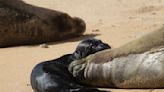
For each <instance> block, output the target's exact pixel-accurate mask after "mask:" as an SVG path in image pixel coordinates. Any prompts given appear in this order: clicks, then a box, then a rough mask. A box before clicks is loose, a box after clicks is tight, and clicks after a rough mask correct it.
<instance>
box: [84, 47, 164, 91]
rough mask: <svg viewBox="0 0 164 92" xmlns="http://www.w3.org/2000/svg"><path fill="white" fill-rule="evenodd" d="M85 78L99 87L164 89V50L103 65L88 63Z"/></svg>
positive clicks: (159, 49) (123, 58) (130, 56)
mask: <svg viewBox="0 0 164 92" xmlns="http://www.w3.org/2000/svg"><path fill="white" fill-rule="evenodd" d="M97 71H99V73H98V74H97V73H95V72H97ZM84 76H85V78H86V79H87V81H89V82H87V83H90V85H94V86H99V87H116V88H164V48H158V49H154V50H151V51H147V52H144V53H142V54H130V55H128V56H123V57H119V58H114V59H113V60H111V61H109V62H106V63H103V64H95V63H88V64H87V65H86V68H85V73H84Z"/></svg>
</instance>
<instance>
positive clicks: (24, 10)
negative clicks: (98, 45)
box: [0, 0, 86, 47]
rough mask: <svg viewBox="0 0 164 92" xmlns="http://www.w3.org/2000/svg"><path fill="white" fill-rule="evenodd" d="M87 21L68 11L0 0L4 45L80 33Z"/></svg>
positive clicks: (0, 42) (0, 33)
mask: <svg viewBox="0 0 164 92" xmlns="http://www.w3.org/2000/svg"><path fill="white" fill-rule="evenodd" d="M85 29H86V24H85V22H84V21H83V20H82V19H80V18H77V17H71V16H69V15H68V14H66V13H63V12H60V11H56V10H50V9H45V8H41V7H37V6H33V5H29V4H26V3H24V2H23V1H22V0H0V37H1V39H0V47H8V46H17V45H29V44H40V43H45V42H52V41H59V40H63V39H67V38H71V37H76V36H80V35H82V34H83V33H84V31H85Z"/></svg>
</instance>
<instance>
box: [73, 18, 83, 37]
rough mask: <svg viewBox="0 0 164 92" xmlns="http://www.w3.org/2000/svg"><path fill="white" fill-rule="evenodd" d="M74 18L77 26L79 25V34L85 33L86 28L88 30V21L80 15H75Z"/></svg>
mask: <svg viewBox="0 0 164 92" xmlns="http://www.w3.org/2000/svg"><path fill="white" fill-rule="evenodd" d="M74 20H75V24H76V27H77V32H78V33H79V34H82V33H84V32H85V30H86V23H85V22H84V21H83V20H82V19H80V18H78V17H75V18H74Z"/></svg>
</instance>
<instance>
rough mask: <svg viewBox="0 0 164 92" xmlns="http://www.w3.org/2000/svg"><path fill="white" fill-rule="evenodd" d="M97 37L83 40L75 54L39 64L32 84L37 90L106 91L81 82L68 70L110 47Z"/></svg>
mask: <svg viewBox="0 0 164 92" xmlns="http://www.w3.org/2000/svg"><path fill="white" fill-rule="evenodd" d="M110 48H111V47H110V46H109V45H108V44H105V43H103V42H102V41H100V40H97V39H86V40H83V41H82V42H81V43H80V44H79V45H78V46H77V48H76V50H75V52H74V53H73V54H67V55H64V56H62V57H60V58H58V59H54V60H51V61H45V62H42V63H39V64H37V65H36V66H35V67H34V69H33V70H32V73H31V86H32V88H33V90H34V91H35V92H104V91H99V90H98V89H97V88H94V87H91V86H88V85H83V84H80V83H79V82H78V81H76V79H75V78H74V77H73V76H72V74H71V73H70V72H69V71H68V65H69V64H70V63H71V62H72V61H73V60H77V59H81V58H84V57H86V56H88V55H90V54H94V53H95V52H98V51H101V50H104V49H110Z"/></svg>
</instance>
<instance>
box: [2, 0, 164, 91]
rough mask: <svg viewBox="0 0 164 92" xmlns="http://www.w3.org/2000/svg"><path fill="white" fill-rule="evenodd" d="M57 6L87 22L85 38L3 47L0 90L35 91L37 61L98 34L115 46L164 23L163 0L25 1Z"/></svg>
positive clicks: (49, 6)
mask: <svg viewBox="0 0 164 92" xmlns="http://www.w3.org/2000/svg"><path fill="white" fill-rule="evenodd" d="M25 1H26V2H27V3H30V4H33V5H37V6H41V7H46V8H50V9H56V10H60V11H63V12H67V13H69V14H70V15H71V16H78V17H81V18H83V19H84V20H85V21H86V23H87V31H86V33H85V34H86V35H87V36H85V37H81V38H78V39H71V40H68V41H64V42H57V43H53V44H51V45H49V48H41V47H39V46H21V47H10V48H3V49H0V73H1V75H0V92H33V91H32V89H31V86H30V80H29V78H30V73H31V69H32V68H33V67H34V66H35V64H37V63H39V62H41V61H45V60H51V59H54V58H57V57H59V56H61V55H63V54H67V53H71V52H73V51H74V50H75V47H76V46H77V44H78V42H79V41H80V40H82V39H85V38H87V37H95V38H98V39H101V40H103V41H104V42H107V43H108V44H110V45H111V46H112V47H113V48H115V47H118V46H120V45H122V44H125V43H127V42H129V41H131V40H133V39H136V38H138V37H140V36H142V35H144V34H147V33H149V32H151V31H153V30H156V29H158V28H160V27H161V26H163V25H164V1H163V0H85V1H84V0H25ZM109 90H110V91H112V92H164V89H147V90H142V89H140V90H138V89H109Z"/></svg>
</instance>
